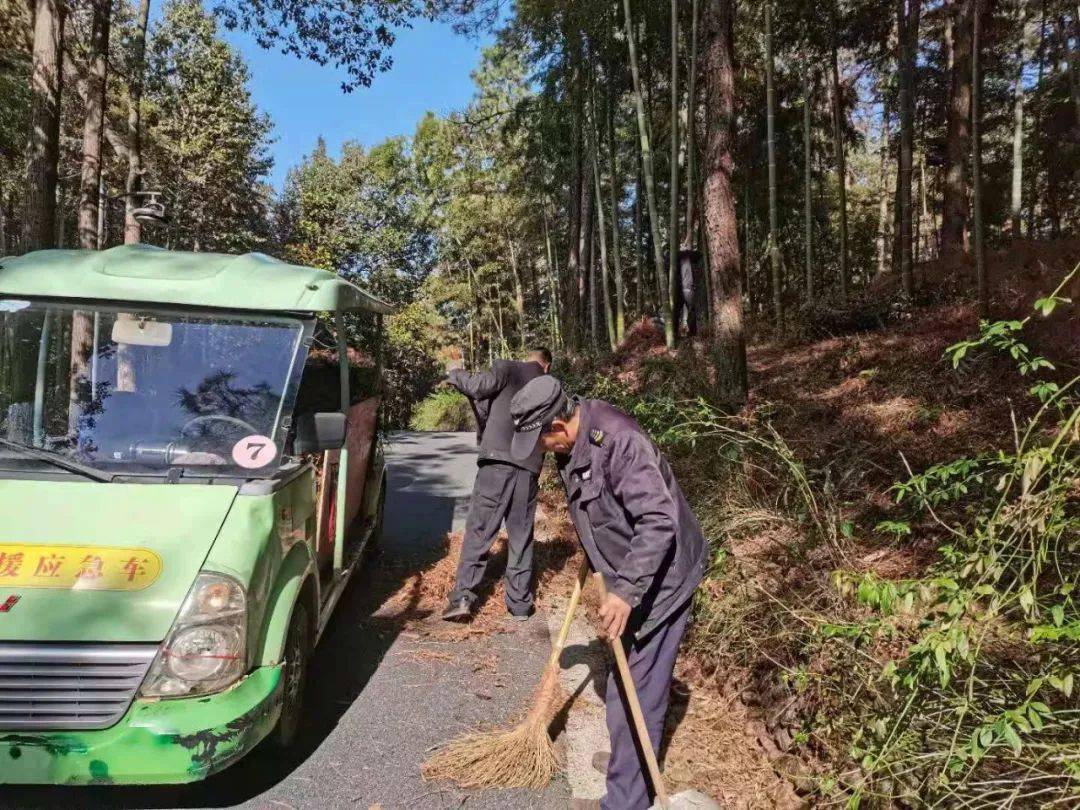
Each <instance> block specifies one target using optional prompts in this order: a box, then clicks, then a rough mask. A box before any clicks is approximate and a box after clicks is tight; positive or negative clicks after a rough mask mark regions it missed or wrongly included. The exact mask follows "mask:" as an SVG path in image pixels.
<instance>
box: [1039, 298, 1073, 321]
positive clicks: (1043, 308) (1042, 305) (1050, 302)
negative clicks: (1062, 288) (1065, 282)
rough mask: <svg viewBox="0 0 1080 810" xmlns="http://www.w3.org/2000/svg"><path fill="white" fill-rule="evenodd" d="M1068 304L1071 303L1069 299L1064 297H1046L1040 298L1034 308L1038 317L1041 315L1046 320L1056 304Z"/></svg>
mask: <svg viewBox="0 0 1080 810" xmlns="http://www.w3.org/2000/svg"><path fill="white" fill-rule="evenodd" d="M1070 303H1072V299H1071V298H1065V297H1064V296H1060V295H1048V296H1047V297H1046V298H1040V299H1039V300H1037V301H1036V302H1035V304H1034V306H1035V309H1036V310H1037V311H1038V313H1039V314H1040V315H1042V316H1043V317H1044V318H1047V317H1049V316H1050V315H1051V314H1052V313H1053V312H1054V310H1055V309H1056V308H1057V305H1058V304H1070Z"/></svg>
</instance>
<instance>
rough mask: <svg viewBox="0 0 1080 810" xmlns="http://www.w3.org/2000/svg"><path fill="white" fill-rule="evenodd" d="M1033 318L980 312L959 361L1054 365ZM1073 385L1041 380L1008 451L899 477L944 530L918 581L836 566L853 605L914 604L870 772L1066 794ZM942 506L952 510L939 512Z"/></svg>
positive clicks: (951, 794)
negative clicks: (1027, 336)
mask: <svg viewBox="0 0 1080 810" xmlns="http://www.w3.org/2000/svg"><path fill="white" fill-rule="evenodd" d="M1076 272H1077V271H1073V273H1072V274H1070V275H1069V276H1067V277H1066V278H1065V280H1064V281H1063V283H1062V285H1061V287H1059V290H1058V291H1055V293H1053V294H1052V295H1051V296H1050V297H1049V298H1045V299H1040V301H1039V302H1037V303H1036V305H1035V308H1036V310H1037V312H1038V313H1039V314H1040V315H1041V316H1043V317H1045V316H1047V315H1049V314H1051V313H1052V312H1053V310H1054V309H1055V307H1056V306H1057V305H1059V304H1062V303H1067V301H1066V300H1065V299H1063V298H1060V296H1059V295H1058V292H1059V291H1060V289H1062V288H1063V287H1064V286H1065V284H1067V283H1068V282H1069V281H1070V280H1071V278H1072V277H1073V275H1075V273H1076ZM1048 302H1049V303H1048ZM1029 321H1030V318H1026V319H1024V320H1023V321H1000V322H995V323H983V324H982V325H981V326H980V335H979V337H978V338H976V339H973V340H970V341H964V342H962V343H958V344H956V345H954V346H952V347H950V348H949V350H948V352H947V356H949V357H950V358H951V359H952V361H953V364H954V366H956V365H959V364H960V363H961V362H962V361H963V360H964V359H965V357H966V356H967V355H968V354H970V353H975V352H996V353H1000V354H1004V355H1005V356H1007V357H1010V358H1011V359H1012V360H1013V362H1014V363H1015V364H1016V368H1017V371H1018V373H1019V374H1021V375H1032V374H1034V373H1036V372H1038V371H1040V370H1053V369H1054V365H1053V364H1051V363H1050V362H1049V361H1047V360H1045V359H1044V358H1041V357H1038V356H1036V355H1034V354H1033V353H1032V352H1031V351H1030V350H1029V348H1028V347H1027V346H1026V345H1025V344H1024V342H1023V341H1022V335H1023V331H1024V327H1025V326H1026V325H1027V324H1028V322H1029ZM1078 382H1080V378H1073V379H1071V380H1069V381H1067V382H1065V383H1063V384H1060V385H1058V384H1054V385H1053V386H1052V387H1051V386H1049V385H1048V383H1047V381H1041V382H1040V384H1037V385H1036V386H1035V388H1034V389H1033V394H1034V395H1035V396H1037V397H1038V398H1039V400H1040V406H1039V408H1038V410H1037V411H1036V412H1035V414H1034V415H1033V416H1032V417H1031V418H1030V419H1029V420H1028V422H1027V423H1026V424H1024V425H1020V426H1018V428H1017V431H1016V442H1015V447H1014V448H1013V449H1012V450H1010V451H1005V450H1002V451H999V452H998V453H997V454H995V455H993V456H988V457H980V458H968V459H957V460H955V461H953V462H951V463H948V464H939V465H935V466H933V467H931V468H929V469H927V470H925V471H924V472H922V473H919V474H913V475H911V476H910V477H909V478H908V479H907V480H905V481H902V482H900V483H898V484H897V485H896V486H895V487H894V492H895V493H896V497H897V501H898V502H899V503H908V504H910V505H911V507H912V508H913V509H914V510H915V512H916V513H925V514H928V515H929V516H930V517H931V518H932V519H933V520H935V521H936V522H938V523H939V524H940V525H941V527H943V528H944V529H946V530H947V532H948V534H949V536H950V541H949V542H948V543H947V544H945V545H943V546H942V547H941V549H940V554H941V558H940V562H939V563H938V564H937V565H936V566H935V568H934V570H933V571H932V572H931V573H930V575H929V576H928V577H927V578H925V579H923V580H919V581H917V582H891V583H885V582H881V581H878V580H877V579H876V578H875V577H873V576H871V575H864V576H863V577H862V578H861V579H855V578H854V577H853V576H852V575H850V574H838V576H837V583H838V588H839V589H840V593H841V594H842V595H848V594H850V593H852V590H853V589H854V591H855V593H856V595H857V599H858V601H859V602H860V603H861V604H864V605H866V606H868V607H871V608H873V609H874V610H875V611H877V612H879V613H882V614H884V615H889V614H891V613H893V612H895V610H896V606H897V604H898V603H899V604H902V606H903V607H904V609H905V612H909V611H911V610H912V608H917V611H916V612H917V613H918V614H919V621H918V624H917V626H916V628H915V631H914V633H913V635H912V638H911V643H910V644H909V646H908V648H907V651H906V653H905V654H904V655H902V656H901V657H899V658H897V659H893V660H890V661H889V662H888V663H887V664H886V666H885V667H884V668H883V669H882V672H881V675H882V676H883V677H884V678H885V680H886V682H887V683H888V684H889V685H890V687H891V688H892V689H895V690H896V692H897V699H898V701H899V708H900V710H899V711H896V709H895V708H894V709H892V710H891V711H890V712H889V713H887V714H882V715H880V718H881V719H882V720H884V721H885V724H886V727H887V733H886V734H884V735H879V738H878V739H876V740H873V741H867V742H866V744H865V745H864V746H863V750H864V752H865V758H864V760H863V762H862V765H863V771H864V774H866V776H867V777H868V778H869V779H870V780H871V781H872V782H873V783H875V784H890V785H894V786H895V785H896V784H897V783H898V782H904V783H906V784H908V785H909V787H910V788H911V789H912V790H913V791H915V792H917V793H918V795H920V796H922V797H924V798H928V799H929V798H932V799H934V801H936V802H938V803H945V804H955V803H959V802H962V803H964V804H971V803H973V802H976V801H978V802H980V803H985V804H987V805H991V804H993V805H995V806H1000V805H1001V804H1004V803H1006V802H1017V803H1027V800H1028V798H1029V797H1033V796H1034V795H1039V796H1041V797H1042V799H1041V800H1040V801H1050V800H1052V799H1054V798H1055V797H1056V798H1057V799H1058V800H1060V801H1068V799H1069V797H1071V798H1072V799H1074V800H1075V798H1076V795H1077V794H1076V791H1077V787H1076V781H1075V776H1076V763H1077V762H1080V705H1078V704H1077V703H1076V701H1075V699H1074V698H1073V697H1072V691H1073V680H1074V672H1075V670H1076V667H1077V664H1078V662H1080V643H1078V642H1080V634H1078V633H1077V630H1076V628H1077V627H1080V611H1078V609H1077V605H1076V604H1075V602H1074V600H1073V596H1072V594H1073V592H1074V590H1075V587H1076V584H1077V581H1078V579H1080V510H1078V493H1080V435H1078V431H1077V426H1078V420H1080V398H1078V397H1077V396H1076V394H1075V390H1076V386H1077V383H1078ZM957 506H963V511H957V509H956V507H957ZM942 508H949V509H952V512H951V514H954V515H956V517H955V518H954V519H953V520H952V521H951V522H946V521H945V519H944V518H942V517H941V515H939V513H938V510H940V509H942ZM900 525H903V526H905V527H908V530H910V523H909V522H908V521H903V522H900V521H893V522H891V524H890V525H884V526H879V528H882V529H883V530H889V529H890V528H892V529H894V530H895V528H896V527H898V526H900ZM900 600H902V601H900ZM920 604H921V605H923V607H922V608H921V609H919V608H918V606H919V605H920ZM1021 662H1022V663H1021ZM916 707H917V709H916ZM1005 774H1007V775H1008V777H1007V778H1005V779H1003V778H1002V777H1003V775H1005ZM992 777H996V778H992Z"/></svg>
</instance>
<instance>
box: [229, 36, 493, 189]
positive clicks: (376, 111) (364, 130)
mask: <svg viewBox="0 0 1080 810" xmlns="http://www.w3.org/2000/svg"><path fill="white" fill-rule="evenodd" d="M220 33H221V34H222V35H223V36H224V37H225V38H226V39H227V40H228V41H230V42H231V43H232V44H233V45H234V46H236V47H237V48H239V50H240V51H241V53H243V55H244V58H245V59H246V60H247V62H248V65H250V67H251V74H252V82H251V85H252V92H253V94H254V97H255V102H256V103H257V104H258V105H259V107H260V108H261V109H263V110H265V111H266V112H268V113H269V114H270V118H271V119H272V120H273V122H274V136H275V138H276V141H275V143H274V144H273V146H272V147H271V151H272V153H273V156H274V169H273V172H272V174H271V182H272V184H273V186H274V188H276V189H278V190H280V189H281V186H282V184H283V182H284V180H285V175H286V173H287V172H288V171H289V169H290V168H291V167H292V166H295V165H296V164H297V163H298V162H299V161H300V159H301V158H302V157H303V156H304V155H306V154H309V153H310V152H311V151H312V149H313V148H314V146H315V141H316V139H317V138H318V137H319V136H320V135H322V136H323V137H324V138H325V139H326V144H327V147H328V149H329V150H330V153H331V154H332V155H337V154H338V151H339V147H340V146H341V144H342V143H343V142H344V141H358V142H359V143H361V144H364V145H365V146H371V145H373V144H376V143H379V142H380V141H382V140H384V139H385V138H388V137H391V136H394V135H411V134H412V132H413V129H414V128H415V126H416V123H417V121H419V120H420V118H421V117H422V116H423V115H424V113H425V112H427V111H428V110H431V111H433V112H435V113H439V114H445V113H449V112H450V111H452V110H456V109H459V108H461V107H462V106H464V105H465V104H466V103H467V102H468V101H469V99H470V98H471V97H472V90H473V87H472V79H471V78H470V73H471V72H472V70H473V69H474V68H476V66H477V65H478V64H479V62H480V52H481V50H482V49H483V48H484V47H485V46H486V45H488V44H490V43H491V37H485V38H482V39H480V40H476V39H469V38H466V37H462V36H459V35H457V34H455V33H454V32H453V31H452V30H451V29H450V26H449V25H445V24H442V23H433V22H427V21H425V20H418V21H417V22H416V23H415V25H414V26H413V28H412V29H409V30H403V31H401V33H400V34H399V36H398V40H397V43H396V44H395V45H394V48H393V57H394V65H393V67H392V68H391V69H390V70H389V71H387V72H386V73H381V74H379V75H378V76H376V77H375V81H374V82H372V85H371V87H360V88H357V89H356V90H354V91H353V92H352V93H348V94H346V93H343V92H342V90H341V82H342V79H343V78H344V76H345V74H344V71H338V70H335V69H334V68H333V67H331V66H327V67H320V66H319V65H316V64H315V63H313V62H306V61H302V60H299V59H297V58H295V57H293V56H285V55H282V54H281V53H279V52H277V51H266V50H263V49H262V48H260V47H259V46H258V45H256V44H255V42H254V40H253V39H252V38H251V37H249V36H247V35H244V34H241V33H230V32H227V31H224V30H222V31H221V32H220Z"/></svg>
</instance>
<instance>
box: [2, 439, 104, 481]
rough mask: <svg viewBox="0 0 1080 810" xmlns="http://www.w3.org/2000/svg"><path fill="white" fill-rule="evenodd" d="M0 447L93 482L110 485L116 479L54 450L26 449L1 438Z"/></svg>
mask: <svg viewBox="0 0 1080 810" xmlns="http://www.w3.org/2000/svg"><path fill="white" fill-rule="evenodd" d="M0 447H3V448H4V449H6V450H11V451H13V452H16V453H18V454H19V455H21V456H25V457H26V458H36V459H38V460H40V461H44V462H45V463H46V464H52V465H53V466H54V467H59V468H60V469H62V470H67V471H68V472H73V473H77V474H79V475H85V476H86V477H87V478H93V479H94V480H95V481H104V482H105V483H107V484H110V483H112V482H113V480H115V478H116V476H115V475H113V474H112V473H107V472H102V471H101V470H98V469H95V468H94V467H91V466H89V465H87V464H80V463H79V462H78V461H72V460H71V459H69V458H67V457H66V456H62V455H60V454H59V453H57V452H56V451H54V450H45V449H43V448H41V447H28V446H27V445H25V444H19V443H18V442H13V441H11V439H5V438H3V437H0Z"/></svg>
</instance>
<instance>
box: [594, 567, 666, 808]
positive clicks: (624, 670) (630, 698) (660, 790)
mask: <svg viewBox="0 0 1080 810" xmlns="http://www.w3.org/2000/svg"><path fill="white" fill-rule="evenodd" d="M594 577H595V579H596V585H597V587H599V588H600V601H601V602H603V601H604V600H605V599H607V588H606V587H605V586H604V577H603V575H602V574H600V573H597V574H595V575H594ZM608 641H609V642H610V644H611V651H612V652H613V653H614V654H615V665H616V666H617V667H618V670H619V680H621V681H622V684H623V691H624V692H625V693H626V702H627V703H629V704H630V716H631V717H632V718H633V720H634V728H635V729H636V730H637V737H638V742H639V743H640V744H641V750H642V751H643V752H644V754H645V764H646V765H647V766H648V768H649V777H650V779H651V780H652V784H653V790H655V791H656V800H657V802H659V804H660V806H661V807H664V808H666V807H670V804H669V802H668V794H667V788H666V787H665V785H664V778H663V777H662V776H661V775H660V766H659V765H658V764H657V762H656V754H655V753H654V752H653V747H652V740H651V739H650V737H649V729H648V727H647V726H646V725H645V716H644V715H643V714H642V713H641V702H640V701H639V700H638V696H637V688H636V687H635V686H634V679H633V677H631V675H630V665H629V664H628V663H627V662H626V650H625V649H624V648H623V645H622V639H621V638H613V639H609V640H608Z"/></svg>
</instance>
